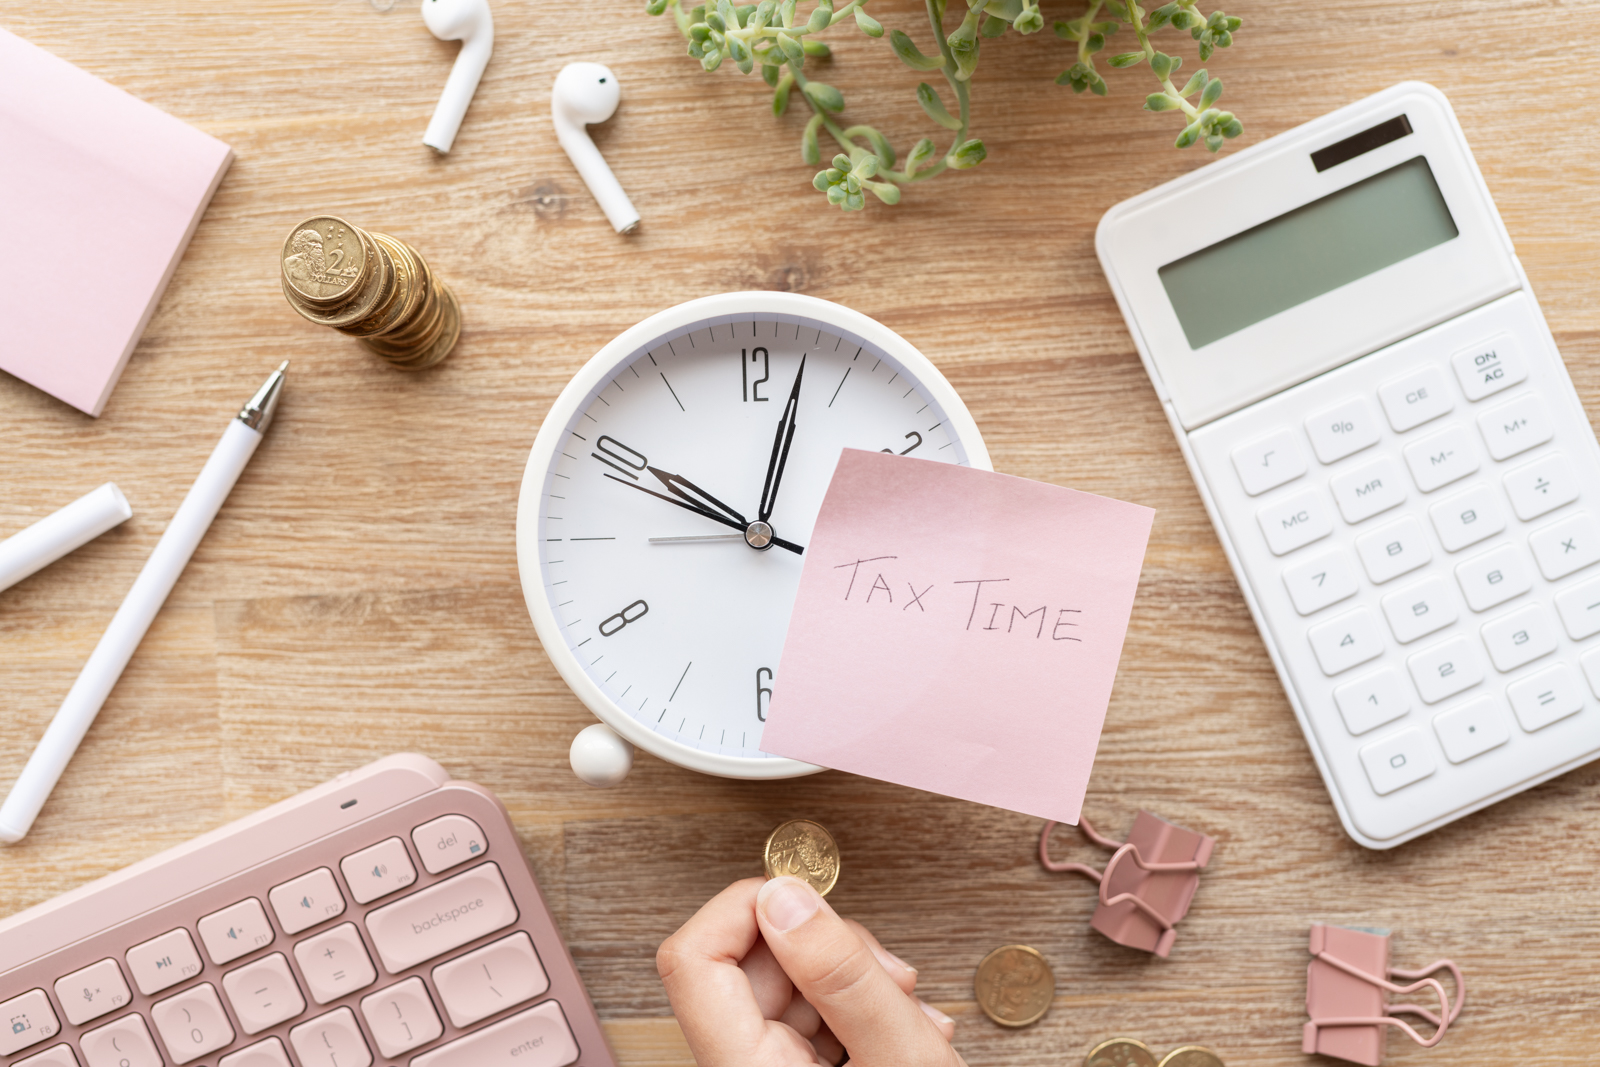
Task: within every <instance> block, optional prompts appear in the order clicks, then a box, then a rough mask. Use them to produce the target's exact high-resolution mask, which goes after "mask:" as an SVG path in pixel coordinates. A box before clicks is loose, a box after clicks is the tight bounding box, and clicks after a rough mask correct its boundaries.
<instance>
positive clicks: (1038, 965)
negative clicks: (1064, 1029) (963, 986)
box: [972, 945, 1155, 1067]
mask: <svg viewBox="0 0 1600 1067" xmlns="http://www.w3.org/2000/svg"><path fill="white" fill-rule="evenodd" d="M972 989H973V992H974V993H976V994H977V998H978V1007H980V1008H982V1009H983V1013H984V1014H985V1015H987V1016H988V1017H989V1018H991V1019H993V1020H994V1021H995V1022H997V1023H999V1024H1000V1025H1001V1026H1032V1025H1033V1024H1034V1023H1036V1022H1038V1021H1039V1020H1040V1019H1042V1018H1044V1013H1045V1012H1047V1011H1049V1010H1050V1001H1051V1000H1053V999H1054V998H1055V995H1056V976H1055V973H1054V972H1053V971H1051V970H1050V964H1048V963H1046V962H1045V958H1044V957H1043V956H1042V955H1040V954H1039V950H1038V949H1035V948H1029V947H1028V946H1027V945H1002V946H1001V947H999V948H997V949H995V950H994V951H993V952H991V953H989V954H988V955H987V956H985V957H983V961H982V962H981V963H979V964H978V973H977V974H976V975H974V976H973V978H972ZM1149 1067H1155V1060H1154V1059H1152V1060H1151V1061H1150V1064H1149Z"/></svg>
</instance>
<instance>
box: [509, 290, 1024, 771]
mask: <svg viewBox="0 0 1600 1067" xmlns="http://www.w3.org/2000/svg"><path fill="white" fill-rule="evenodd" d="M749 315H783V316H788V317H791V318H801V319H806V320H810V321H812V322H814V323H815V324H816V325H817V326H820V327H821V328H823V329H825V330H827V331H829V332H832V333H836V334H843V335H844V336H846V337H847V338H850V339H851V340H854V341H857V342H858V343H861V344H863V345H866V346H869V347H872V348H875V349H876V350H877V351H879V352H882V353H884V354H885V355H887V356H889V357H890V358H891V359H893V360H895V361H896V362H898V363H899V364H900V365H901V370H902V371H903V372H904V373H907V374H909V375H911V376H913V377H914V378H915V379H916V381H917V384H918V386H920V387H921V388H922V389H923V390H924V391H925V392H926V393H927V394H928V398H929V399H930V400H932V401H933V402H934V403H935V404H937V405H938V406H939V407H940V409H942V410H943V412H944V414H945V419H946V422H947V424H948V426H949V428H950V431H951V432H952V433H953V434H954V435H955V436H956V437H957V439H959V440H960V442H961V446H962V448H963V449H965V450H966V453H967V465H968V466H970V467H975V468H977V469H979V470H993V469H994V467H993V465H992V463H991V461H990V459H989V449H988V447H987V446H986V445H985V444H984V441H983V435H982V434H981V433H980V432H979V431H978V424H977V422H976V421H974V420H973V418H972V414H971V413H970V412H969V411H968V410H967V405H966V403H965V402H964V401H962V399H961V396H960V395H959V394H958V393H957V392H956V391H955V387H954V386H952V385H951V384H950V382H949V380H948V379H947V378H945V376H944V374H943V373H942V372H941V371H940V370H939V368H938V367H936V366H934V364H933V361H932V360H930V359H929V358H928V357H927V356H925V355H923V354H922V352H921V351H920V350H919V349H918V348H917V347H916V346H915V345H913V344H912V343H911V342H910V341H907V340H906V339H905V338H904V337H902V336H900V335H899V334H898V333H896V332H895V331H894V330H891V329H890V328H889V327H887V326H885V325H884V324H883V323H881V322H878V321H877V320H876V319H873V318H871V317H870V316H868V315H864V314H862V313H861V312H859V311H856V310H854V309H852V308H848V307H845V306H844V305H843V304H836V303H834V302H833V301H831V300H823V299H822V298H821V297H815V296H807V295H805V294H802V293H782V292H771V291H759V290H758V291H750V292H738V293H719V294H715V295H713V296H702V297H697V298H696V299H693V300H687V301H685V302H683V303H681V304H676V305H674V306H672V307H669V308H665V309H663V310H661V311H658V312H656V313H655V314H654V315H651V316H650V317H649V318H647V319H644V320H643V321H641V322H639V323H637V324H635V325H633V326H630V327H629V328H628V329H626V330H624V331H622V333H620V334H618V335H617V336H616V337H614V338H613V339H612V340H611V341H609V342H608V343H607V344H606V345H605V346H604V347H603V348H601V349H600V351H599V352H597V353H595V355H594V356H593V357H592V358H591V359H590V360H589V361H588V362H587V363H585V364H584V365H583V366H582V367H581V368H580V369H579V370H578V372H577V373H576V374H575V375H573V376H572V380H571V381H569V382H568V383H567V385H566V387H565V388H564V389H562V390H561V393H560V395H559V396H557V397H556V400H555V403H554V404H552V405H551V406H550V410H549V412H548V413H547V414H546V415H545V417H544V422H543V423H542V424H541V425H540V426H539V432H538V434H537V435H536V436H535V438H534V441H533V448H532V450H531V451H530V452H529V454H528V465H527V466H526V467H525V468H524V469H523V473H522V488H521V491H520V493H519V494H518V498H517V572H518V575H519V577H520V579H521V582H522V596H523V599H524V600H525V601H526V602H527V605H528V613H529V615H530V616H532V618H533V628H534V630H535V631H536V632H537V633H538V635H539V643H540V644H541V645H542V646H543V648H544V653H545V655H546V656H547V657H549V659H550V662H551V663H552V664H554V665H555V668H556V672H557V673H558V674H560V675H561V679H562V681H564V682H566V683H567V686H568V687H569V688H570V689H571V690H572V691H573V693H574V694H575V695H576V696H577V697H578V699H579V700H581V701H583V704H584V706H585V707H587V708H588V709H589V710H590V712H592V713H593V714H594V715H595V717H596V718H598V719H599V720H600V721H601V722H603V723H605V724H606V725H607V726H609V727H611V729H613V730H615V731H616V732H617V733H618V734H620V735H621V736H622V737H623V738H625V739H626V740H627V741H629V742H631V743H632V744H634V745H635V746H637V747H639V748H642V749H644V750H646V751H647V752H651V753H653V754H654V755H656V756H659V757H660V758H661V759H663V760H666V761H667V762H668V763H672V764H676V765H677V766H680V767H684V768H687V769H689V770H693V771H699V772H701V773H703V774H710V775H714V776H716V777H719V778H738V779H747V780H762V779H780V778H798V777H801V776H803V775H807V774H816V773H817V772H818V771H823V770H827V768H826V767H819V766H817V765H815V764H811V763H804V762H802V761H800V760H796V759H790V758H788V757H787V756H769V757H766V758H763V759H757V758H755V757H750V756H726V755H723V754H722V753H718V752H704V751H702V750H700V749H697V748H690V747H689V746H688V745H685V744H683V743H682V742H679V741H675V740H673V739H672V738H670V737H667V736H666V735H664V734H659V733H656V732H655V731H654V730H651V729H649V728H648V727H646V726H645V725H644V724H642V723H640V722H639V721H638V720H637V719H635V718H634V717H633V716H631V715H629V714H628V713H627V711H626V710H624V709H623V708H621V707H619V706H618V705H617V703H616V702H615V701H613V700H612V699H611V698H610V697H608V696H606V694H605V692H604V690H602V689H601V688H600V686H599V685H598V683H596V682H595V681H594V679H592V678H590V677H589V675H588V673H587V672H585V671H584V670H583V665H582V664H581V663H579V662H578V657H577V656H575V655H574V654H573V653H572V650H571V649H570V648H569V647H567V641H566V636H565V634H564V633H563V632H562V630H561V624H560V623H559V622H558V621H557V619H556V616H555V609H554V607H553V606H552V605H551V603H550V599H549V596H548V594H547V592H546V590H545V587H544V581H543V577H542V575H541V573H540V565H539V531H538V526H539V523H538V515H539V501H540V500H541V499H542V497H543V496H544V491H545V483H546V481H547V480H548V475H549V470H550V464H551V462H552V461H553V459H554V458H555V454H556V449H557V447H558V445H559V443H560V441H561V438H562V437H563V436H564V435H565V433H566V430H567V428H568V427H569V426H570V425H571V424H572V422H573V420H574V419H575V418H576V417H577V416H578V414H579V410H580V408H581V407H582V406H583V405H584V403H585V401H588V400H589V399H590V398H591V396H592V395H593V394H594V393H595V392H598V390H599V389H600V388H602V387H603V385H604V383H605V382H607V381H609V380H610V379H611V378H612V377H613V376H615V374H616V372H617V371H618V370H619V369H621V367H623V366H624V365H626V364H627V363H631V362H633V360H635V359H637V358H638V357H639V356H640V355H641V354H643V353H644V352H645V351H646V350H647V349H649V348H651V347H654V345H655V343H656V342H657V341H658V340H659V339H660V338H661V337H663V336H665V335H666V334H669V333H672V334H676V333H681V332H683V330H684V329H685V328H686V327H693V326H697V325H698V324H701V323H705V324H708V325H709V324H712V322H713V320H719V319H720V320H722V321H727V320H728V319H730V318H738V317H743V316H749ZM717 324H719V325H720V323H717Z"/></svg>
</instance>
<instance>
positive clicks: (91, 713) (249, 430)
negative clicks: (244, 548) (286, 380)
mask: <svg viewBox="0 0 1600 1067" xmlns="http://www.w3.org/2000/svg"><path fill="white" fill-rule="evenodd" d="M288 366H289V364H288V362H287V361H285V362H284V364H283V365H282V366H280V367H279V368H278V369H277V370H276V371H273V373H272V376H271V377H270V378H268V379H267V381H266V384H264V385H263V386H262V387H261V388H260V390H259V391H257V393H256V395H255V396H253V397H251V399H250V402H249V403H248V404H246V405H245V406H244V408H243V410H241V411H240V412H239V414H238V416H236V417H235V418H234V420H233V421H232V422H230V423H229V424H228V429H227V430H226V431H225V432H224V433H223V435H222V440H221V441H219V442H217V447H216V448H215V449H213V450H212V452H211V458H210V459H208V460H206V465H205V466H204V467H203V468H201V470H200V477H198V478H196V479H195V483H194V485H193V486H191V487H190V489H189V495H188V496H185V497H184V498H183V503H181V504H179V505H178V510H177V512H176V513H175V514H174V515H173V516H172V521H171V522H170V523H168V524H167V529H166V532H165V533H163V534H162V535H161V540H160V541H158V542H156V547H155V551H154V552H151V553H150V559H149V560H148V561H146V563H145V565H144V569H143V570H141V571H140V572H139V577H138V578H136V579H134V582H133V588H132V589H130V590H128V595H127V597H126V598H125V599H124V600H123V601H122V606H121V607H120V608H118V609H117V613H116V615H114V616H113V617H112V619H111V625H110V626H108V627H106V632H105V635H104V636H103V637H101V638H100V643H99V644H98V645H96V646H95V648H94V651H93V652H92V653H90V655H89V662H88V663H85V664H84V665H83V672H82V673H81V674H79V675H78V680H77V681H76V682H73V683H72V689H71V691H70V692H68V693H67V699H66V700H64V701H62V702H61V709H60V710H59V711H57V712H56V715H55V718H53V719H51V720H50V725H49V726H48V727H47V728H46V729H45V732H44V737H42V738H40V740H39V747H38V748H36V749H34V750H33V755H32V756H30V757H29V758H28V765H27V766H26V767H24V768H23V769H22V774H21V775H20V776H19V777H18V778H17V782H16V784H15V785H13V786H12V787H11V793H10V794H9V795H8V796H7V797H6V801H5V804H4V805H3V806H0V843H4V844H8V845H9V844H14V843H15V842H17V841H20V840H22V838H23V837H24V835H26V834H27V832H28V830H29V828H31V827H32V826H33V820H34V819H36V818H37V817H38V815H39V809H40V808H43V807H44V802H45V800H46V799H48V798H49V796H50V791H51V790H52V789H54V788H55V786H56V782H58V781H59V780H60V779H61V772H62V771H64V770H66V769H67V763H68V761H69V760H71V759H72V754H73V753H74V752H76V751H77V749H78V744H79V742H81V741H82V740H83V735H84V734H86V733H88V732H89V727H90V725H91V724H92V723H93V722H94V717H95V716H96V715H98V714H99V713H100V706H101V705H102V704H104V703H105V701H106V697H107V696H109V695H110V693H111V688H112V687H113V686H114V685H116V684H117V679H118V678H119V677H121V675H122V670H123V668H124V667H126V666H127V665H128V660H130V659H132V658H133V651H134V649H136V648H138V647H139V642H140V641H142V640H143V639H144V635H145V631H147V630H149V629H150V623H151V622H152V621H154V620H155V617H156V612H158V611H160V610H161V605H162V603H163V602H165V601H166V599H167V594H168V593H170V592H172V587H173V586H174V585H176V584H177V581H178V576H179V575H180V574H182V573H183V568H184V567H185V565H187V564H188V562H189V557H190V556H192V555H194V550H195V549H196V548H198V547H199V545H200V538H202V537H204V536H205V532H206V530H207V528H209V527H210V526H211V520H212V519H214V518H216V516H217V511H218V509H220V508H221V507H222V502H223V501H224V500H226V499H227V497H228V493H229V491H230V490H232V489H233V483H234V482H236V481H238V480H239V475H240V474H243V473H244V468H245V464H247V463H249V462H250V457H251V456H252V455H254V454H255V451H256V446H257V445H259V444H261V436H262V434H264V433H265V432H266V429H267V425H268V424H269V423H270V422H271V421H272V413H273V411H274V410H275V409H276V408H277V406H278V396H279V393H280V391H281V390H282V387H283V372H284V370H285V369H287V368H288Z"/></svg>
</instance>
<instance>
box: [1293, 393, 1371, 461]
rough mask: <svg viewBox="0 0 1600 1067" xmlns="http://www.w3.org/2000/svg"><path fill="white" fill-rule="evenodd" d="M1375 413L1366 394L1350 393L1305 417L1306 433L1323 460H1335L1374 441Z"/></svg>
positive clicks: (1352, 453)
mask: <svg viewBox="0 0 1600 1067" xmlns="http://www.w3.org/2000/svg"><path fill="white" fill-rule="evenodd" d="M1380 433H1381V431H1380V430H1379V428H1378V413H1377V412H1375V411H1373V410H1372V405H1371V404H1370V403H1368V401H1367V398H1366V397H1362V396H1353V397H1351V398H1350V399H1349V400H1346V401H1344V402H1343V403H1342V404H1335V405H1334V406H1333V407H1331V408H1325V409H1324V410H1322V411H1319V412H1317V413H1316V414H1315V415H1312V416H1310V417H1308V418H1307V419H1306V436H1307V437H1309V438H1311V448H1312V450H1313V451H1315V452H1316V454H1317V459H1319V460H1321V461H1322V462H1323V463H1336V462H1338V461H1339V460H1341V459H1344V458H1345V457H1346V456H1353V455H1355V454H1356V453H1357V452H1360V451H1361V450H1362V449H1363V448H1370V447H1371V446H1373V445H1375V444H1377V443H1378V437H1379V435H1380Z"/></svg>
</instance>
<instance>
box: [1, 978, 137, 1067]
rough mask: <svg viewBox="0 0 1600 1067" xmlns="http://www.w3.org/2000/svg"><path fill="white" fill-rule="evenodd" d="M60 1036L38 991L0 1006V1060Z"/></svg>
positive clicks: (47, 1001)
mask: <svg viewBox="0 0 1600 1067" xmlns="http://www.w3.org/2000/svg"><path fill="white" fill-rule="evenodd" d="M60 1032H61V1020H60V1019H57V1018H56V1013H55V1012H54V1011H53V1010H51V1008H50V998H49V997H47V996H45V995H44V990H42V989H30V990H28V991H27V992H26V993H24V994H22V996H20V997H12V998H11V999H10V1000H7V1001H5V1002H3V1003H0V1056H9V1055H11V1054H12V1053H13V1052H20V1051H21V1050H22V1049H25V1048H27V1047H28V1046H29V1045H37V1044H38V1043H39V1042H41V1041H43V1040H45V1039H46V1038H51V1037H55V1036H56V1035H57V1034H59V1033H60ZM158 1067H159V1065H158Z"/></svg>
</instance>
